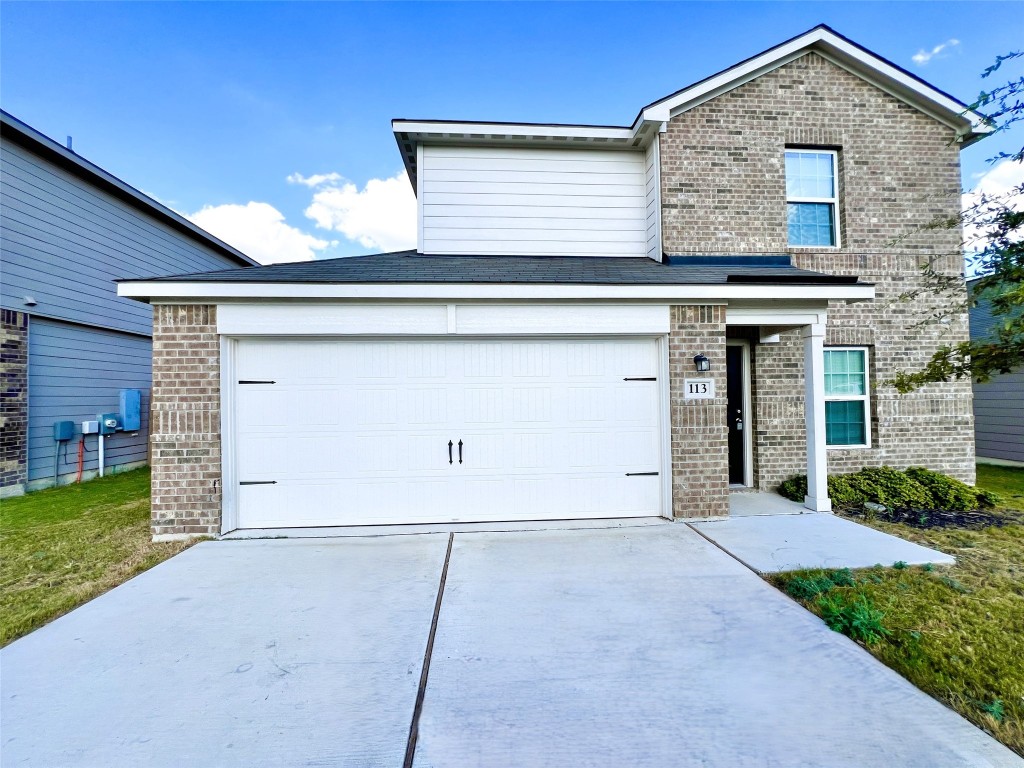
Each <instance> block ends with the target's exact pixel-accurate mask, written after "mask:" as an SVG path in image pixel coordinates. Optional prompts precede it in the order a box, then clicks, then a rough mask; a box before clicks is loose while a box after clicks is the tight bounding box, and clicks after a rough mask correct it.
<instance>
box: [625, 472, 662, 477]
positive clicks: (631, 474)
mask: <svg viewBox="0 0 1024 768" xmlns="http://www.w3.org/2000/svg"><path fill="white" fill-rule="evenodd" d="M656 474H658V473H657V472H627V473H626V477H647V476H650V475H656Z"/></svg>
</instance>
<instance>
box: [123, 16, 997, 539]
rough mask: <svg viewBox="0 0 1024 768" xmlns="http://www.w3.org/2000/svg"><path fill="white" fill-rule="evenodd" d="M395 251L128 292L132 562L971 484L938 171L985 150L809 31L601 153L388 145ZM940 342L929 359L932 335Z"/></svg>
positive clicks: (949, 108)
mask: <svg viewBox="0 0 1024 768" xmlns="http://www.w3.org/2000/svg"><path fill="white" fill-rule="evenodd" d="M393 128H394V132H395V137H396V139H397V142H398V147H399V150H400V151H401V154H402V157H403V158H404V162H405V165H406V167H407V168H408V171H409V178H410V179H411V181H412V183H413V184H414V185H415V189H416V195H417V199H418V228H419V243H418V247H417V249H416V250H415V251H408V252H401V253H385V254H378V255H371V256H364V257H359V258H348V259H336V260H331V261H320V262H307V263H301V264H286V265H280V266H269V267H262V268H256V269H248V270H239V271H231V272H214V273H206V274H193V275H185V276H180V277H175V278H166V279H153V280H134V281H125V282H122V283H121V284H120V287H119V291H120V293H121V295H122V296H127V297H132V298H136V299H140V300H144V301H148V302H150V303H152V304H153V305H154V319H155V327H154V338H155V340H156V344H155V345H154V393H153V418H154V422H155V425H154V430H153V469H154V484H153V489H154V491H153V492H154V498H153V532H154V535H155V536H157V537H162V538H163V537H172V536H186V535H195V534H218V533H221V532H226V531H230V530H233V529H236V528H284V527H298V526H341V525H356V524H362V525H365V524H386V523H414V522H448V521H460V522H471V521H512V520H541V519H569V518H619V517H633V516H664V517H676V518H692V517H701V518H708V517H717V516H724V515H727V514H728V509H729V503H728V499H729V493H730V490H732V489H742V488H755V489H769V488H772V487H773V486H775V485H776V484H777V483H778V482H779V481H780V480H782V479H784V478H786V477H787V476H790V475H792V474H795V473H802V472H807V474H808V476H809V477H808V480H809V482H808V486H809V487H808V495H807V498H806V506H807V507H808V508H809V509H810V510H815V511H827V510H829V509H830V503H829V499H828V495H827V489H826V483H825V480H826V472H827V471H833V472H834V471H845V470H854V469H858V468H860V467H862V466H865V465H882V464H889V465H894V466H907V465H910V464H923V465H927V466H930V467H933V468H935V469H937V470H941V471H944V472H949V473H951V474H953V475H955V476H957V477H960V478H962V479H964V480H966V481H971V480H972V479H973V471H974V470H973V467H974V453H973V446H972V415H971V387H970V383H969V382H954V383H950V384H943V385H934V386H930V387H926V388H924V389H922V390H921V391H919V392H917V393H915V394H913V395H909V396H905V397H899V396H897V394H896V393H895V391H894V390H892V389H891V388H887V387H885V386H881V383H882V382H884V381H885V380H886V378H887V377H889V376H890V375H891V374H892V373H893V372H895V371H896V370H897V369H900V368H911V367H913V366H915V365H918V364H921V363H923V362H924V361H925V360H926V359H927V358H928V357H929V355H930V354H931V352H932V351H933V350H934V349H935V347H936V346H937V345H938V344H940V343H942V342H943V341H947V340H949V339H950V338H953V339H959V338H963V337H965V336H966V333H967V325H966V319H964V321H963V322H962V323H955V324H951V325H948V326H943V327H942V329H941V330H939V329H936V328H935V327H923V328H918V327H915V325H916V324H915V323H914V317H915V313H918V312H922V311H925V310H926V309H927V306H926V302H927V299H920V300H918V301H917V302H916V303H912V304H906V303H900V302H897V301H895V299H896V298H897V297H898V296H899V294H901V293H903V292H905V291H906V290H907V289H908V288H909V287H912V286H913V285H915V284H916V281H918V280H920V266H921V263H922V261H923V260H925V259H928V258H931V259H934V260H935V264H936V266H937V268H938V269H940V270H944V271H947V272H951V273H959V272H960V269H961V260H960V254H959V252H958V248H959V237H958V234H959V233H957V232H955V231H944V230H935V229H922V228H923V227H924V226H925V225H927V224H928V223H930V222H931V221H932V220H933V219H934V218H935V217H937V216H950V215H953V214H955V213H957V210H958V208H957V206H958V200H959V194H958V193H959V188H960V173H959V169H960V166H959V158H958V152H959V150H960V148H961V147H962V146H964V145H965V144H967V143H969V142H971V141H973V140H975V139H976V138H978V137H979V136H980V135H982V134H983V133H985V132H986V131H987V130H988V129H987V127H986V126H985V123H984V121H983V119H982V118H981V117H980V116H978V115H976V114H973V113H970V112H969V111H966V108H965V106H964V105H963V104H961V103H960V102H959V101H957V100H956V99H954V98H952V97H950V96H948V95H947V94H944V93H942V92H941V91H939V90H937V89H935V88H933V87H932V86H930V85H928V84H927V83H925V82H923V81H921V80H919V79H918V78H916V77H914V76H913V75H911V74H909V73H908V72H906V71H904V70H902V69H900V68H899V67H897V66H895V65H893V64H892V63H890V62H888V61H885V60H884V59H882V58H880V57H879V56H876V55H874V54H873V53H871V52H869V51H867V50H865V49H863V48H861V47H860V46H858V45H856V44H855V43H853V42H851V41H850V40H847V39H846V38H843V37H842V36H840V35H838V34H836V33H835V32H833V31H831V30H830V29H828V28H826V27H818V28H815V29H813V30H811V31H810V32H808V33H806V34H803V35H801V36H799V37H796V38H794V39H792V40H789V41H788V42H785V43H783V44H781V45H779V46H777V47H775V48H773V49H771V50H769V51H766V52H764V53H762V54H759V55H758V56H755V57H753V58H751V59H748V60H746V61H744V62H742V63H740V64H737V65H736V66H734V67H732V68H730V69H728V70H725V71H723V72H720V73H718V74H716V75H713V76H711V77H709V78H707V79H705V80H702V81H700V82H699V83H696V84H694V85H691V86H688V87H687V88H684V89H683V90H681V91H679V92H677V93H674V94H672V95H670V96H668V97H666V98H664V99H661V100H659V101H657V102H655V103H653V104H650V105H649V106H646V107H644V108H643V109H641V110H640V113H639V114H638V116H637V117H636V119H635V120H634V121H633V122H632V123H631V124H629V125H625V126H621V127H607V126H585V125H536V124H514V123H513V124H509V123H500V124H499V123H465V122H444V121H427V120H396V121H394V124H393ZM943 334H945V335H943Z"/></svg>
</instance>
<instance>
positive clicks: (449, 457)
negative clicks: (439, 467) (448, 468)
mask: <svg viewBox="0 0 1024 768" xmlns="http://www.w3.org/2000/svg"><path fill="white" fill-rule="evenodd" d="M453 445H454V443H453V442H452V441H451V440H449V441H448V463H449V464H451V463H452V446H453Z"/></svg>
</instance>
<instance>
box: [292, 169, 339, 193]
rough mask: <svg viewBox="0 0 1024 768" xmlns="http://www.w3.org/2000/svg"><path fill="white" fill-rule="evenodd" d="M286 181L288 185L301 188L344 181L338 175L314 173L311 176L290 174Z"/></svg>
mask: <svg viewBox="0 0 1024 768" xmlns="http://www.w3.org/2000/svg"><path fill="white" fill-rule="evenodd" d="M286 181H287V182H288V183H289V184H302V185H303V186H306V187H309V188H310V189H312V188H314V187H320V186H323V185H324V184H337V183H338V182H339V181H344V177H343V176H342V175H341V174H340V173H314V174H313V175H312V176H303V175H302V174H301V173H293V174H291V175H290V176H289V177H288V178H287V179H286Z"/></svg>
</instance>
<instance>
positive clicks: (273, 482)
mask: <svg viewBox="0 0 1024 768" xmlns="http://www.w3.org/2000/svg"><path fill="white" fill-rule="evenodd" d="M238 484H239V485H277V480H242V481H240V482H239V483H238Z"/></svg>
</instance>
